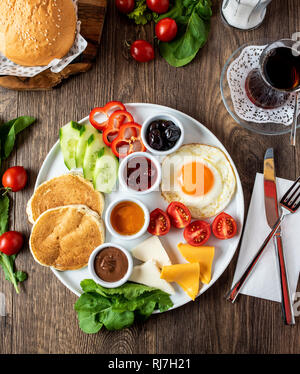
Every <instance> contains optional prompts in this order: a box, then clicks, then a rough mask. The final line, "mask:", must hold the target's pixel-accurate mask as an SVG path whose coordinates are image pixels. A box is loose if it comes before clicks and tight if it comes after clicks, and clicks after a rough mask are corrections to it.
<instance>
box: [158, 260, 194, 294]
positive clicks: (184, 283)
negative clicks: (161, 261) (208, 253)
mask: <svg viewBox="0 0 300 374" xmlns="http://www.w3.org/2000/svg"><path fill="white" fill-rule="evenodd" d="M160 277H161V278H162V279H164V280H166V281H167V282H176V283H178V284H179V286H180V287H182V289H183V290H184V291H185V292H186V293H187V294H188V295H189V296H190V298H191V299H193V300H195V298H196V296H197V295H198V292H199V277H200V265H199V262H194V263H188V264H177V265H170V266H163V268H162V271H161V274H160Z"/></svg>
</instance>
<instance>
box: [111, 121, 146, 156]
mask: <svg viewBox="0 0 300 374" xmlns="http://www.w3.org/2000/svg"><path fill="white" fill-rule="evenodd" d="M141 128H142V126H141V125H139V124H138V123H135V122H128V123H125V125H123V126H121V128H120V131H119V135H118V136H117V137H116V138H115V139H114V140H113V141H112V143H111V149H112V151H113V153H114V154H115V155H116V156H117V157H119V158H123V157H125V156H127V155H129V154H131V153H134V152H145V151H146V147H145V146H144V144H143V142H142V139H141Z"/></svg>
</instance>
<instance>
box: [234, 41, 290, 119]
mask: <svg viewBox="0 0 300 374" xmlns="http://www.w3.org/2000/svg"><path fill="white" fill-rule="evenodd" d="M265 47H266V46H256V45H253V46H248V47H245V48H244V49H243V50H242V52H241V54H240V55H239V57H238V58H237V59H235V60H234V61H233V62H232V63H231V64H230V66H229V67H228V70H227V81H228V85H229V88H230V93H231V98H232V103H233V106H234V110H235V112H236V113H237V114H238V115H239V117H240V118H242V119H243V120H245V121H251V122H256V123H268V122H273V123H280V124H283V125H286V126H288V125H290V124H291V123H292V121H293V116H294V107H295V97H294V95H290V97H289V98H288V99H287V101H286V102H285V104H284V105H283V106H281V107H278V108H275V109H262V108H259V107H257V106H255V105H254V104H253V103H252V102H251V101H250V100H249V98H248V96H247V94H246V90H245V82H246V78H247V76H248V74H249V73H250V71H251V70H253V69H255V68H257V67H258V66H259V58H260V55H261V53H262V51H263V50H264V49H265Z"/></svg>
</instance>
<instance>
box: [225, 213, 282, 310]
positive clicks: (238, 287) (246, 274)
mask: <svg viewBox="0 0 300 374" xmlns="http://www.w3.org/2000/svg"><path fill="white" fill-rule="evenodd" d="M284 217H285V215H284V214H281V216H280V217H279V218H278V220H277V221H276V223H275V225H274V226H273V228H272V230H271V232H270V234H269V235H268V236H267V237H266V239H265V241H264V242H263V244H262V245H261V247H260V248H259V250H258V251H257V253H256V255H255V256H254V257H253V259H252V261H251V262H250V264H249V265H248V266H247V268H246V270H245V271H244V273H243V275H242V276H241V278H240V279H239V280H238V281H237V282H236V283H235V285H234V286H233V287H232V288H231V290H230V291H229V292H228V294H227V295H226V299H227V300H228V301H231V302H232V303H234V302H235V299H236V298H237V296H238V294H239V293H240V290H241V288H242V287H243V285H244V283H245V282H246V281H247V279H248V277H249V275H250V274H251V273H252V270H253V269H254V267H255V265H256V264H257V262H258V261H259V259H260V257H261V255H262V254H263V252H264V250H265V248H266V247H267V245H268V243H269V241H270V240H271V239H272V237H273V236H274V234H275V233H276V231H277V229H278V227H279V226H280V224H281V222H282V220H283V218H284Z"/></svg>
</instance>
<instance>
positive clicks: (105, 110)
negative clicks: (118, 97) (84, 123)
mask: <svg viewBox="0 0 300 374" xmlns="http://www.w3.org/2000/svg"><path fill="white" fill-rule="evenodd" d="M116 110H126V108H125V106H124V104H123V103H121V101H109V102H108V103H107V104H105V105H104V106H103V107H97V108H94V109H93V110H91V112H90V115H89V120H90V123H91V125H92V126H94V127H95V128H96V129H97V130H99V131H103V130H104V129H105V128H106V126H107V125H108V119H109V116H110V114H111V113H112V112H114V111H116ZM96 114H103V115H104V116H105V118H106V119H105V120H104V121H102V122H98V121H96V120H95V115H96Z"/></svg>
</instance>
